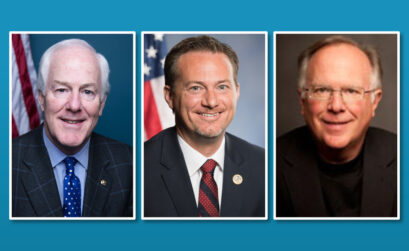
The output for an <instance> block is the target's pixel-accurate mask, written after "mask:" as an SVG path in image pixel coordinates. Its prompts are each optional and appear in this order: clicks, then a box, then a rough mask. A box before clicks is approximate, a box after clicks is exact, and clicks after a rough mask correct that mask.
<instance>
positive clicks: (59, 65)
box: [48, 45, 101, 83]
mask: <svg viewBox="0 0 409 251" xmlns="http://www.w3.org/2000/svg"><path fill="white" fill-rule="evenodd" d="M57 73H59V74H61V73H66V74H67V75H68V74H71V75H74V76H75V75H76V76H78V78H80V77H81V76H84V75H88V76H95V77H96V78H97V79H96V80H97V82H98V83H100V82H101V77H100V76H101V70H100V66H99V62H98V59H97V54H96V53H95V52H94V51H93V50H91V49H89V48H86V47H84V46H79V45H71V46H66V47H62V48H57V49H56V50H55V51H54V52H53V54H52V55H51V59H50V68H49V72H48V76H49V77H50V76H53V75H54V74H57Z"/></svg>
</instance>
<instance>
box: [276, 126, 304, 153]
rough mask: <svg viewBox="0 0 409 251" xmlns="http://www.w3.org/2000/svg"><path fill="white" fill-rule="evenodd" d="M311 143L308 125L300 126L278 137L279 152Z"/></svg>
mask: <svg viewBox="0 0 409 251" xmlns="http://www.w3.org/2000/svg"><path fill="white" fill-rule="evenodd" d="M309 143H311V140H310V132H309V129H308V127H307V126H302V127H298V128H295V129H293V130H291V131H290V132H287V133H285V134H283V135H281V136H280V137H278V138H277V152H282V151H287V149H295V148H298V147H299V146H303V145H305V144H309Z"/></svg>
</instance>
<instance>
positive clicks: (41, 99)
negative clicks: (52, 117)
mask: <svg viewBox="0 0 409 251" xmlns="http://www.w3.org/2000/svg"><path fill="white" fill-rule="evenodd" d="M37 94H38V95H37V96H38V103H39V104H40V108H41V111H43V112H44V102H45V97H44V95H43V93H42V92H41V91H38V92H37Z"/></svg>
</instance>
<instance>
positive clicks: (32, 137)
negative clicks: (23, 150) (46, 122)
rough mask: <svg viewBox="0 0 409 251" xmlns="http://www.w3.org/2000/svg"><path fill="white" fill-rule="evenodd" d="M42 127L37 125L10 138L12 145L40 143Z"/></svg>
mask: <svg viewBox="0 0 409 251" xmlns="http://www.w3.org/2000/svg"><path fill="white" fill-rule="evenodd" d="M41 128H42V127H41V126H39V127H37V128H36V129H34V130H31V131H29V132H27V133H25V134H23V135H21V136H19V137H17V138H14V139H13V140H12V144H13V146H14V145H19V144H20V145H32V144H42V143H43V142H42V138H41V136H42V132H41V130H42V129H41ZM39 139H41V141H39Z"/></svg>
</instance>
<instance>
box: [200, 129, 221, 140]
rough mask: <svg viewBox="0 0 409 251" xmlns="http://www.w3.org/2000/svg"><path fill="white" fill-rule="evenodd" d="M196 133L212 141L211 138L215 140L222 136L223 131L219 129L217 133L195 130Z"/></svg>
mask: <svg viewBox="0 0 409 251" xmlns="http://www.w3.org/2000/svg"><path fill="white" fill-rule="evenodd" d="M196 133H197V134H199V135H200V136H201V137H204V138H208V139H213V138H217V137H219V136H220V135H222V134H223V133H224V130H223V129H220V130H218V131H215V130H207V131H203V130H196Z"/></svg>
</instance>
